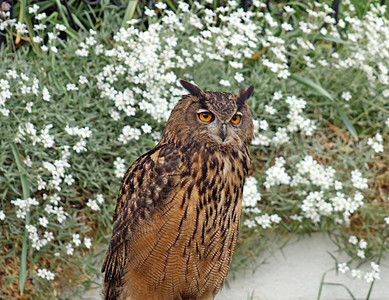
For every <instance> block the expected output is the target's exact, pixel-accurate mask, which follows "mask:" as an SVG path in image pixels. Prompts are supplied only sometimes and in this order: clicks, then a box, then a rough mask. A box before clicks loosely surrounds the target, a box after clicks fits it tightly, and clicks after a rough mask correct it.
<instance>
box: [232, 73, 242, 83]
mask: <svg viewBox="0 0 389 300" xmlns="http://www.w3.org/2000/svg"><path fill="white" fill-rule="evenodd" d="M234 78H235V80H236V81H237V82H243V81H244V77H243V74H242V73H235V76H234Z"/></svg>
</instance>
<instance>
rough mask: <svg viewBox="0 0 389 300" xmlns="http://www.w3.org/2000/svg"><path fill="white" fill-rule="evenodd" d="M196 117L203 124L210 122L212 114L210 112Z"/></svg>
mask: <svg viewBox="0 0 389 300" xmlns="http://www.w3.org/2000/svg"><path fill="white" fill-rule="evenodd" d="M197 115H198V117H199V119H200V120H201V121H203V122H211V121H213V119H214V116H213V114H212V113H210V112H201V113H199V114H197Z"/></svg>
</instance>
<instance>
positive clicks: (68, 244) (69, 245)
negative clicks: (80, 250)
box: [65, 243, 74, 255]
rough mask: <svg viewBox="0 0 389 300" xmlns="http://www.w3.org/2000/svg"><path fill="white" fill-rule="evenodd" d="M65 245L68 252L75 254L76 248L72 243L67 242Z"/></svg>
mask: <svg viewBox="0 0 389 300" xmlns="http://www.w3.org/2000/svg"><path fill="white" fill-rule="evenodd" d="M65 247H66V254H67V255H73V252H74V248H73V246H72V243H67V244H66V246H65Z"/></svg>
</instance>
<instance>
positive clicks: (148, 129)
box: [140, 123, 153, 133]
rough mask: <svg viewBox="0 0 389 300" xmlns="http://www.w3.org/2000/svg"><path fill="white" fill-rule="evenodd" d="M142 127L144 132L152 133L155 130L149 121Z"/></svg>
mask: <svg viewBox="0 0 389 300" xmlns="http://www.w3.org/2000/svg"><path fill="white" fill-rule="evenodd" d="M140 128H141V129H142V131H143V132H144V133H151V132H152V130H153V128H152V127H151V126H150V125H149V124H147V123H145V124H143V125H142V126H141V127H140Z"/></svg>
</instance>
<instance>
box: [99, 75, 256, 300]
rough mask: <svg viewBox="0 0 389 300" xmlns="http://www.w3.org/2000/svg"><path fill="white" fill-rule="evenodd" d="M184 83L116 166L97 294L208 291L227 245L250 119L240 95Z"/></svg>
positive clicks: (164, 295)
mask: <svg viewBox="0 0 389 300" xmlns="http://www.w3.org/2000/svg"><path fill="white" fill-rule="evenodd" d="M180 83H181V85H182V86H183V87H184V88H185V89H186V90H187V91H188V92H189V95H185V96H183V97H182V99H181V100H180V101H179V102H178V103H177V105H176V106H175V107H174V109H173V111H172V112H171V115H170V117H169V119H168V121H167V124H166V127H165V130H164V133H163V136H162V139H161V141H160V142H159V143H158V145H157V146H156V147H155V148H154V149H153V150H151V151H149V152H147V153H146V154H144V155H143V156H142V157H140V158H139V159H138V160H136V161H135V162H134V164H133V165H132V166H131V167H130V168H129V170H128V171H127V173H126V175H125V176H124V179H123V182H122V187H121V189H120V193H119V196H118V200H117V204H116V210H115V213H114V215H113V221H114V224H113V232H112V238H111V241H110V245H109V249H108V251H107V254H106V258H105V261H104V264H103V267H102V272H105V279H104V285H105V287H104V296H105V299H131V300H145V299H147V300H154V299H155V300H159V299H160V300H176V299H177V300H178V299H213V298H214V297H215V295H216V294H217V293H218V291H219V290H220V289H221V288H222V286H223V283H224V280H225V278H226V276H227V272H228V268H229V266H230V263H231V258H232V255H233V253H234V250H235V245H236V240H237V235H238V227H239V221H240V214H241V204H242V194H243V184H244V181H245V177H246V175H247V172H248V168H249V166H250V143H251V139H252V136H253V122H252V118H251V114H250V110H249V106H248V105H247V103H246V100H247V99H248V98H249V97H250V96H251V94H252V92H253V90H254V87H253V86H250V87H248V88H246V89H243V90H241V91H240V92H239V93H238V94H237V95H233V94H230V93H224V92H204V91H202V90H201V89H200V88H199V87H198V86H196V85H194V84H192V83H189V82H187V81H184V80H180Z"/></svg>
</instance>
